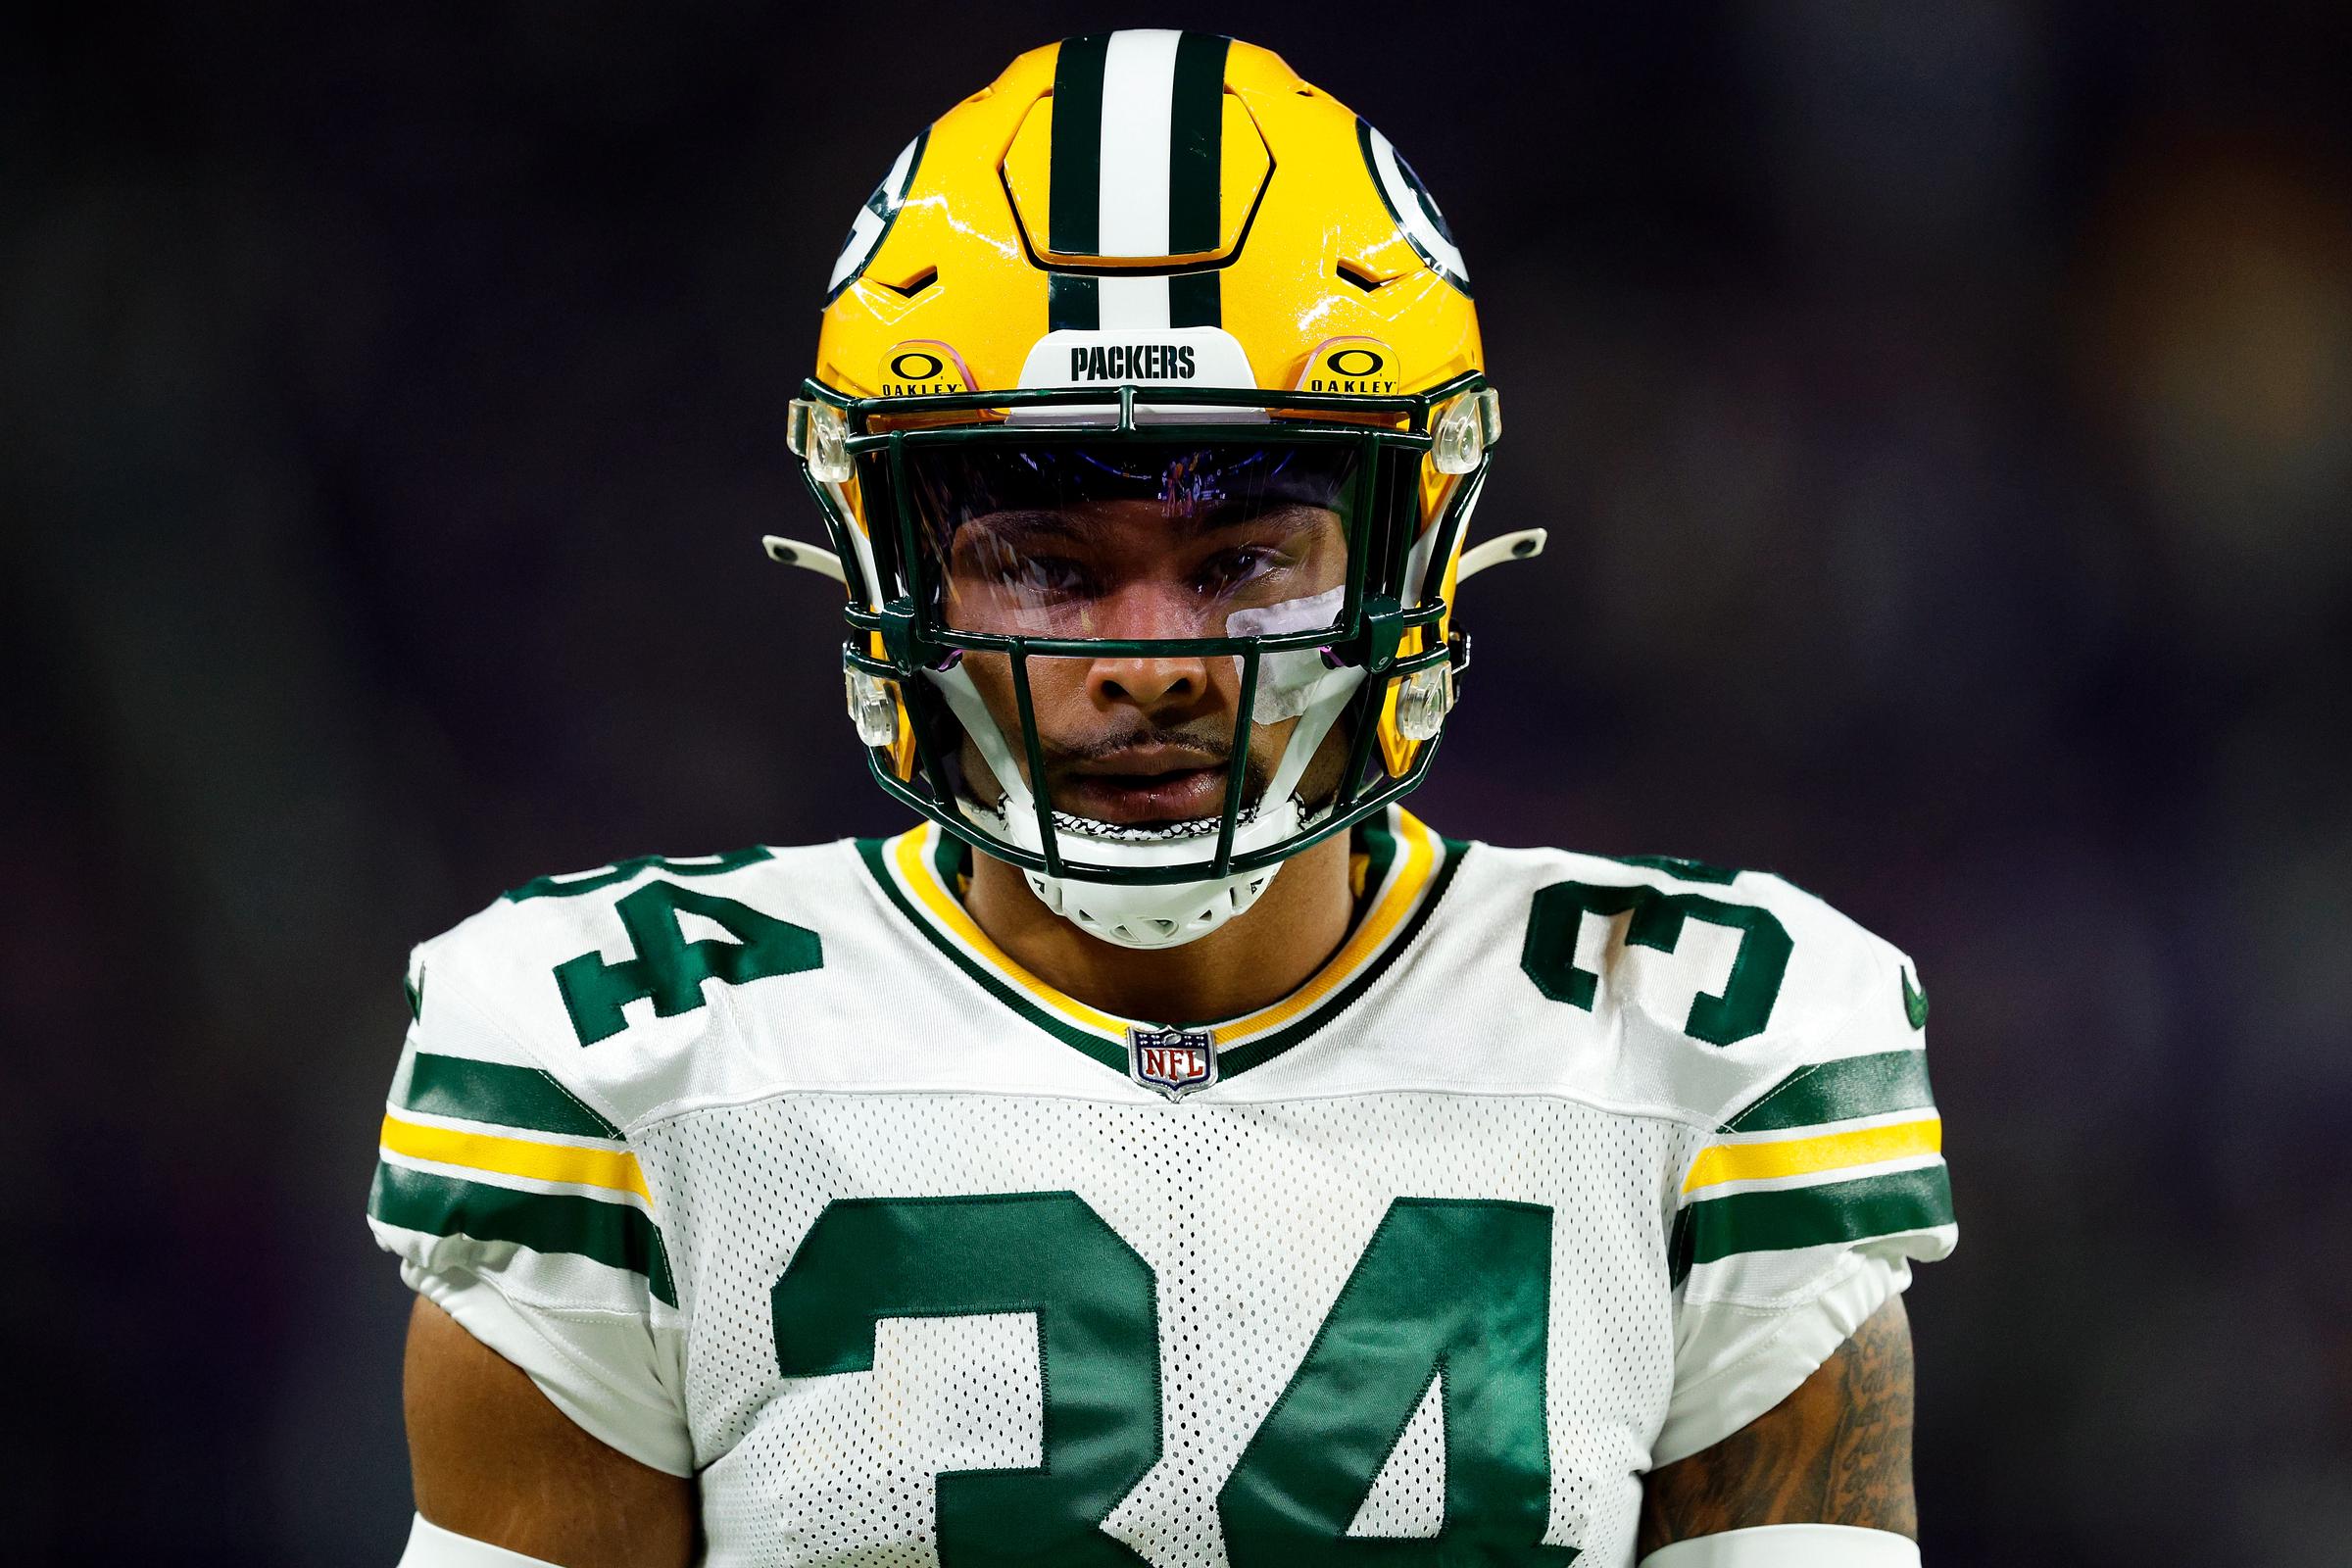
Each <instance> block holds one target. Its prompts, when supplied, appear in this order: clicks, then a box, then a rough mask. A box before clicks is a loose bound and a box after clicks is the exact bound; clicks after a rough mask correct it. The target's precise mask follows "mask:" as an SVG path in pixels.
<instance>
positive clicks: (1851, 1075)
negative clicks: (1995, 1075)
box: [1651, 939, 1958, 1464]
mask: <svg viewBox="0 0 2352 1568" xmlns="http://www.w3.org/2000/svg"><path fill="white" fill-rule="evenodd" d="M1874 941H1875V939H1874ZM1887 953H1888V954H1889V955H1890V956H1889V957H1888V958H1887V962H1886V965H1885V968H1884V970H1883V971H1882V974H1883V979H1882V980H1881V981H1880V982H1878V983H1875V984H1873V985H1872V986H1870V987H1869V990H1868V994H1867V995H1866V996H1865V997H1864V998H1863V999H1862V1000H1861V1001H1860V1003H1859V1004H1858V1005H1855V1006H1854V1008H1853V1009H1852V1011H1851V1013H1850V1014H1849V1015H1848V1016H1847V1017H1846V1019H1845V1020H1844V1022H1843V1024H1842V1025H1841V1026H1839V1027H1838V1028H1836V1029H1835V1030H1834V1031H1833V1033H1832V1034H1831V1035H1830V1037H1829V1038H1828V1039H1827V1040H1826V1041H1824V1042H1822V1043H1821V1044H1820V1045H1818V1046H1817V1047H1812V1048H1801V1047H1800V1048H1799V1049H1798V1050H1797V1051H1796V1052H1795V1053H1794V1054H1793V1057H1792V1059H1791V1058H1790V1057H1786V1056H1785V1057H1783V1058H1782V1059H1779V1060H1775V1061H1774V1062H1773V1063H1772V1069H1771V1072H1770V1075H1769V1076H1768V1078H1767V1079H1765V1080H1764V1086H1763V1087H1762V1088H1761V1089H1760V1091H1753V1092H1749V1093H1747V1094H1745V1095H1743V1096H1742V1099H1741V1102H1740V1103H1737V1104H1736V1105H1734V1106H1733V1107H1731V1108H1730V1109H1729V1111H1728V1113H1727V1114H1725V1115H1723V1116H1722V1117H1721V1118H1720V1120H1719V1122H1718V1124H1717V1125H1716V1126H1715V1127H1714V1129H1713V1130H1712V1132H1711V1133H1709V1134H1707V1135H1705V1136H1704V1137H1702V1138H1701V1139H1700V1140H1699V1141H1698V1147H1697V1149H1696V1151H1695V1152H1694V1153H1693V1155H1692V1157H1691V1161H1690V1164H1689V1167H1688V1169H1687V1171H1686V1173H1685V1175H1684V1177H1683V1180H1682V1183H1681V1188H1680V1192H1679V1194H1678V1197H1677V1206H1676V1208H1675V1213H1674V1219H1673V1225H1672V1230H1671V1232H1670V1237H1669V1244H1668V1255H1669V1260H1670V1262H1669V1269H1670V1275H1671V1278H1672V1281H1673V1286H1674V1292H1675V1379H1674V1394H1673V1397H1672V1399H1671V1401H1670V1403H1669V1406H1668V1412H1667V1418H1666V1422H1665V1425H1664V1427H1663V1428H1662V1429H1661V1430H1660V1432H1659V1434H1658V1438H1657V1441H1656V1443H1655V1444H1654V1445H1653V1446H1652V1450H1651V1462H1652V1463H1653V1464H1667V1463H1671V1462H1672V1461H1673V1460H1676V1459H1679V1458H1682V1457H1684V1456H1686V1455H1688V1454H1692V1453H1696V1452H1698V1451H1699V1450H1700V1449H1702V1448H1705V1447H1708V1446H1712V1445H1713V1444H1715V1443H1717V1442H1720V1441H1721V1440H1722V1439H1724V1438H1726V1437H1729V1436H1730V1435H1731V1434H1732V1433H1734V1432H1737V1431H1738V1430H1739V1429H1740V1428H1741V1427H1743V1426H1745V1425H1746V1424H1747V1423H1748V1422H1750V1421H1752V1420H1754V1419H1755V1418H1756V1417H1757V1416H1760V1415H1762V1414H1763V1413H1764V1412H1765V1411H1767V1410H1769V1409H1771V1408H1772V1407H1773V1406H1774V1405H1776V1404H1778V1403H1780V1402H1781V1401H1782V1400H1783V1399H1785V1398H1787V1397H1789V1395H1790V1394H1791V1393H1793V1392H1794V1391H1795V1389H1796V1388H1797V1386H1798V1385H1799V1384H1801V1383H1803V1382H1804V1381H1805V1379H1806V1378H1808V1377H1810V1376H1811V1375H1812V1374H1813V1372H1814V1371H1815V1370H1816V1369H1818V1368H1819V1367H1820V1366H1821V1364H1822V1363H1823V1362H1824V1361H1826V1360H1828V1359H1829V1357H1830V1356H1831V1354H1832V1353H1833V1352H1835V1351H1836V1350H1837V1348H1838V1346H1839V1345H1841V1344H1843V1343H1844V1342H1845V1340H1846V1338H1847V1337H1848V1336H1849V1335H1851V1334H1852V1333H1853V1331H1854V1330H1855V1329H1856V1328H1858V1327H1860V1326H1861V1324H1862V1322H1863V1321H1864V1320H1865V1319H1866V1318H1868V1317H1869V1316H1870V1315H1871V1314H1872V1313H1873V1312H1875V1311H1877V1310H1878V1309H1879V1308H1880V1307H1881V1306H1882V1305H1884V1304H1885V1303H1886V1301H1887V1299H1888V1298H1889V1297H1892V1296H1894V1295H1895V1294H1897V1293H1898V1292H1900V1291H1902V1290H1903V1289H1905V1288H1906V1287H1907V1286H1908V1285H1909V1284H1910V1280H1911V1265H1912V1263H1913V1262H1915V1261H1921V1262H1924V1261H1932V1260H1934V1259H1936V1258H1939V1257H1942V1256H1944V1255H1945V1254H1946V1253H1948V1252H1950V1251H1951V1250H1952V1248H1953V1245H1954V1243H1955V1242H1956V1241H1957V1239H1958V1229H1957V1227H1956V1225H1955V1224H1954V1221H1953V1214H1952V1196H1951V1184H1950V1181H1949V1178H1948V1175H1947V1173H1946V1170H1945V1167H1944V1162H1943V1153H1942V1121H1941V1118H1940V1117H1938V1115H1937V1114H1936V1104H1935V1100H1934V1097H1933V1096H1932V1095H1931V1094H1930V1092H1929V1085H1928V1070H1927V1055H1926V1052H1925V1049H1924V1045H1925V1034H1924V1024H1925V1021H1926V998H1925V996H1924V995H1923V994H1922V993H1920V992H1919V990H1918V989H1917V986H1916V983H1915V982H1914V981H1913V979H1912V976H1911V971H1910V969H1909V967H1908V966H1907V964H1905V963H1903V962H1902V961H1901V959H1900V957H1899V956H1892V955H1891V950H1887Z"/></svg>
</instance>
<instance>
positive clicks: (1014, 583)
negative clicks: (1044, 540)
mask: <svg viewBox="0 0 2352 1568" xmlns="http://www.w3.org/2000/svg"><path fill="white" fill-rule="evenodd" d="M989 585H990V586H991V587H992V588H994V589H995V590H996V591H997V592H999V593H1002V594H1006V595H1009V596H1011V597H1013V598H1015V599H1019V600H1021V601H1023V602H1024V603H1028V604H1053V603H1056V602H1059V601H1062V600H1067V599H1082V598H1085V597H1087V596H1089V595H1090V594H1092V593H1093V592H1094V591H1095V587H1096V585H1095V581H1094V575H1093V573H1091V572H1089V571H1088V570H1087V568H1086V567H1085V566H1084V565H1082V564H1079V563H1077V562H1075V561H1069V560H1065V559H1062V558H1060V557H1056V556H1017V557H1006V558H1005V559H1003V560H1001V561H1000V562H998V563H997V564H995V565H994V567H993V568H992V569H991V571H990V573H989Z"/></svg>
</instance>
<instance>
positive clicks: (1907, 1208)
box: [1667, 1161, 1952, 1285]
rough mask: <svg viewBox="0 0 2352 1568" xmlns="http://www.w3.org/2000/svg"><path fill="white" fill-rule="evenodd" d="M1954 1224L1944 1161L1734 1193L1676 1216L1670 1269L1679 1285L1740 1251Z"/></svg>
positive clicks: (1818, 1243) (1815, 1244)
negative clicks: (1695, 1270)
mask: <svg viewBox="0 0 2352 1568" xmlns="http://www.w3.org/2000/svg"><path fill="white" fill-rule="evenodd" d="M1951 1223H1952V1180H1951V1172H1950V1171H1949V1170H1947V1169H1946V1168H1945V1167H1944V1165H1943V1164H1942V1163H1941V1162H1940V1161H1938V1162H1937V1163H1936V1164H1933V1165H1928V1166H1924V1167H1922V1168H1920V1169H1917V1170H1898V1171H1892V1172H1889V1173H1887V1175H1884V1176H1865V1177H1863V1178H1861V1179H1860V1180H1858V1181H1850V1182H1829V1183H1825V1184H1823V1185H1821V1186H1818V1187H1790V1188H1785V1189H1783V1190H1781V1191H1779V1192H1762V1193H1734V1194H1732V1195H1731V1196H1730V1197H1728V1198H1710V1199H1707V1200H1705V1201H1700V1202H1696V1203H1692V1204H1691V1205H1689V1206H1688V1207H1686V1208H1685V1209H1684V1210H1683V1211H1682V1212H1681V1213H1679V1214H1677V1215H1676V1216H1675V1217H1674V1233H1673V1236H1672V1237H1671V1238H1670V1239H1669V1241H1668V1243H1667V1254H1668V1260H1669V1272H1670V1274H1671V1277H1672V1279H1673V1282H1674V1283H1675V1284H1676V1285H1680V1284H1682V1283H1683V1281H1684V1279H1685V1278H1686V1277H1688V1276H1689V1274H1690V1272H1691V1269H1693V1268H1695V1267H1697V1266H1698V1265H1699V1264H1701V1263H1712V1262H1715V1261H1717V1260H1718V1259H1721V1258H1726V1257H1730V1256H1731V1255H1732V1254H1733V1253H1735V1252H1784V1251H1788V1250H1791V1249H1793V1248H1799V1247H1819V1246H1822V1245H1823V1244H1825V1243H1829V1242H1859V1241H1864V1240H1867V1239H1868V1238H1870V1237H1873V1236H1892V1235H1895V1234H1897V1233H1899V1232H1903V1231H1915V1230H1927V1229H1930V1228H1933V1227H1935V1226H1938V1225H1949V1224H1951Z"/></svg>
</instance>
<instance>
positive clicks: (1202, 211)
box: [1168, 32, 1231, 324]
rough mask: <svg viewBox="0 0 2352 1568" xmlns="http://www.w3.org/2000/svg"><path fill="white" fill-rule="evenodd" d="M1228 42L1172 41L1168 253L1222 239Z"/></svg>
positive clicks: (1203, 38)
mask: <svg viewBox="0 0 2352 1568" xmlns="http://www.w3.org/2000/svg"><path fill="white" fill-rule="evenodd" d="M1230 41H1231V40H1229V39H1225V38H1219V37H1216V36H1214V35H1212V34H1209V33H1201V32H1188V33H1185V34H1184V35H1183V36H1181V37H1180V38H1178V39H1177V40H1176V73H1175V77H1176V79H1175V87H1174V91H1173V92H1172V94H1171V95H1170V100H1169V105H1168V254H1169V255H1171V256H1190V255H1193V254H1195V253H1197V252H1200V251H1209V250H1214V249H1216V247H1217V241H1218V239H1219V238H1220V237H1222V236H1221V235H1220V233H1219V229H1220V227H1221V226H1222V223H1221V219H1222V214H1221V213H1220V212H1219V206H1220V196H1221V190H1220V187H1221V185H1222V184H1223V177H1222V176H1223V173H1224V142H1225V51H1226V47H1227V45H1228V43H1229V42H1230ZM1183 324H1190V323H1183Z"/></svg>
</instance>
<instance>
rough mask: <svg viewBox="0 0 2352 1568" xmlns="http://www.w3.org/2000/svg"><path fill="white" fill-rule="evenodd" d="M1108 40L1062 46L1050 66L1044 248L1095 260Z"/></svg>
mask: <svg viewBox="0 0 2352 1568" xmlns="http://www.w3.org/2000/svg"><path fill="white" fill-rule="evenodd" d="M1109 50H1110V34H1108V33H1106V32H1093V33H1088V34H1087V35H1086V36H1084V37H1082V38H1065V39H1063V40H1062V45H1061V52H1060V53H1059V54H1058V55H1057V56H1055V57H1054V150H1053V154H1052V163H1051V167H1050V168H1049V169H1048V171H1047V177H1048V179H1049V180H1051V181H1052V185H1051V190H1050V194H1049V196H1048V197H1047V202H1048V211H1047V215H1046V236H1047V238H1046V248H1047V249H1048V250H1050V251H1053V252H1054V254H1055V255H1058V256H1094V255H1097V254H1099V247H1100V244H1101V233H1102V223H1103V217H1102V212H1103V210H1102V201H1103V190H1102V180H1103V63H1104V59H1105V57H1106V56H1107V55H1108V53H1109Z"/></svg>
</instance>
